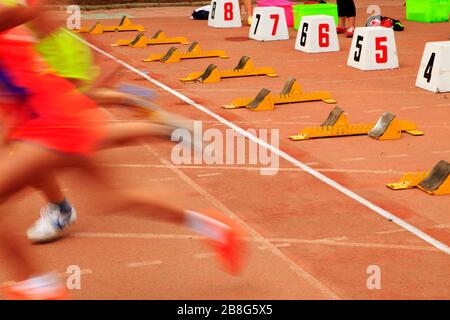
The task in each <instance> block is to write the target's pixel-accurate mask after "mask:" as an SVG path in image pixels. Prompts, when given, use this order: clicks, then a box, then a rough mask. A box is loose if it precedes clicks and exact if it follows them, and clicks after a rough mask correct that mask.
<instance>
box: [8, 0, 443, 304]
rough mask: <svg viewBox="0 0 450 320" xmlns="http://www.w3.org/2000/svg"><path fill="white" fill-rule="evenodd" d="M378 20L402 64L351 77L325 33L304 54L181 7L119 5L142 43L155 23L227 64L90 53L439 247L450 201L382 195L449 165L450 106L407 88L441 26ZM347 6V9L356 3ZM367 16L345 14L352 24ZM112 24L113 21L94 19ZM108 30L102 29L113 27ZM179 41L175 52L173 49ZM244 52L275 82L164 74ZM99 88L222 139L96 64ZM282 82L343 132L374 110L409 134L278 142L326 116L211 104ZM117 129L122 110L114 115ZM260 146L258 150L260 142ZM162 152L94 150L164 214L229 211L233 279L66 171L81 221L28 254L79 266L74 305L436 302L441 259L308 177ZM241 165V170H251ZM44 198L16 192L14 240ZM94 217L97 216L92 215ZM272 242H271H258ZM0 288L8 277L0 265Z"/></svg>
mask: <svg viewBox="0 0 450 320" xmlns="http://www.w3.org/2000/svg"><path fill="white" fill-rule="evenodd" d="M383 3H385V4H386V5H385V6H383V5H382V6H381V9H382V14H383V15H387V16H392V17H397V18H400V19H401V20H402V21H403V22H404V25H405V28H406V30H405V31H404V32H397V33H396V34H395V36H396V43H397V48H398V55H399V60H400V69H396V70H389V71H374V72H363V71H359V70H356V69H353V68H350V67H347V66H346V60H347V54H348V50H349V47H350V44H351V40H350V39H346V38H345V37H339V39H340V45H341V51H340V52H336V53H327V54H318V55H309V54H306V53H301V52H298V51H295V50H294V49H293V47H294V39H295V35H296V32H295V30H293V29H292V30H291V31H290V33H291V40H289V41H280V42H271V43H260V42H256V41H252V40H248V39H247V33H248V28H247V27H244V28H241V29H225V30H216V29H212V28H208V27H207V25H206V22H205V21H192V20H189V19H188V18H187V16H188V15H189V14H190V12H191V11H192V8H158V9H146V10H142V9H139V10H128V11H127V12H128V13H130V14H131V15H133V16H134V17H135V18H134V19H133V21H134V22H137V23H142V24H144V25H145V26H146V27H147V30H148V32H147V33H148V34H149V35H150V34H153V33H154V32H156V31H157V30H158V29H163V30H164V31H165V33H166V34H167V36H179V35H183V36H186V37H188V39H189V40H197V41H199V42H200V44H201V45H202V48H203V49H223V50H225V51H226V52H227V53H228V54H229V55H230V57H231V58H230V59H227V60H222V59H219V58H217V59H216V58H213V59H200V60H191V61H189V60H188V61H183V62H182V63H177V64H169V65H165V64H162V63H142V62H140V60H141V59H143V58H146V57H147V56H148V55H149V54H150V53H160V52H165V51H167V50H168V48H169V47H170V46H149V47H147V49H132V48H109V47H108V44H111V43H113V42H114V41H115V40H116V39H119V38H130V37H133V36H134V33H122V34H104V35H101V36H95V37H94V36H92V37H91V39H93V40H95V41H98V42H99V43H100V47H102V48H103V49H105V50H107V51H108V52H109V53H111V54H112V55H114V56H116V57H118V58H119V59H122V60H123V61H125V62H127V63H129V64H130V65H132V66H134V67H136V68H138V69H139V70H143V71H148V72H150V74H151V76H152V77H154V78H156V79H158V80H159V81H161V82H163V83H164V84H167V85H169V86H170V87H172V88H174V89H175V90H177V91H178V92H180V93H182V94H184V95H186V96H188V97H190V98H192V99H193V100H194V101H195V102H198V103H200V104H202V105H203V106H205V107H207V108H208V109H210V110H212V111H213V112H215V113H217V114H219V115H221V116H222V117H224V118H226V119H227V120H230V121H232V122H234V123H236V124H237V125H239V126H240V127H242V128H244V129H247V128H255V129H258V128H269V129H273V128H277V129H280V146H279V148H280V149H281V150H283V151H286V152H287V153H288V154H290V155H292V156H293V157H294V158H296V159H298V160H300V161H302V162H304V163H309V164H310V166H311V167H313V168H314V169H316V170H318V171H320V172H322V173H324V174H325V175H326V176H328V177H330V178H331V179H333V180H335V181H337V182H339V183H340V184H342V185H344V186H345V187H347V188H349V189H350V190H352V191H355V192H356V193H358V194H359V195H361V196H362V197H364V198H366V199H367V200H370V201H371V202H373V203H375V204H377V205H379V206H380V207H382V208H384V209H386V210H388V211H389V212H391V213H393V214H394V215H396V216H397V217H399V218H401V219H403V220H405V221H406V222H408V223H410V224H412V225H414V226H415V227H417V228H418V229H420V230H422V231H423V232H425V233H427V234H428V235H430V236H432V237H434V238H435V239H437V240H439V241H441V242H442V243H444V244H446V245H447V246H448V245H450V233H449V230H450V229H449V228H450V216H449V208H450V199H449V197H447V196H440V197H438V196H429V195H427V194H426V193H424V192H422V191H419V190H417V189H416V190H408V191H403V192H394V191H391V190H389V189H387V188H386V187H385V184H386V183H388V182H394V181H396V180H398V178H399V177H400V176H401V174H402V173H403V172H404V171H415V170H427V169H430V168H431V167H432V166H433V165H434V164H435V163H436V162H437V161H438V160H441V159H446V160H447V161H448V160H449V157H450V145H449V141H450V140H449V136H450V100H449V99H448V98H447V96H448V95H446V94H432V93H429V92H427V91H423V90H421V89H419V88H416V87H415V86H414V83H415V77H416V73H417V69H418V67H419V63H420V58H421V55H422V51H423V48H424V44H425V43H426V42H429V41H442V40H446V39H447V38H448V36H449V25H448V23H440V24H421V23H413V22H408V21H405V19H404V7H403V6H402V5H401V3H402V2H400V1H389V2H388V1H385V2H383ZM363 4H364V3H361V4H360V5H363ZM365 16H366V15H365V8H363V7H361V8H358V22H359V25H362V23H363V21H364V17H365ZM105 21H110V22H113V20H105ZM114 21H115V20H114ZM181 47H182V46H181ZM243 55H247V56H250V57H251V58H252V59H253V61H254V63H255V65H256V66H270V67H274V68H275V69H276V71H277V74H278V75H279V77H278V78H267V77H256V78H255V77H252V78H244V79H230V80H225V81H222V82H220V83H217V84H210V85H205V84H199V83H187V84H183V83H181V82H180V81H178V78H181V77H183V76H186V75H187V74H188V73H189V72H192V71H200V70H203V69H204V68H206V66H207V65H208V64H210V63H216V64H218V65H219V66H220V67H227V68H228V67H230V68H231V67H233V66H234V65H235V64H236V63H237V61H238V60H239V58H240V57H241V56H243ZM98 58H99V64H100V65H101V67H102V68H103V70H104V71H105V77H104V78H105V80H106V81H107V82H109V83H110V84H114V83H119V82H123V81H126V82H133V83H135V84H139V85H145V86H148V87H151V88H154V89H155V90H157V92H158V94H159V97H158V99H157V101H156V103H158V104H160V105H161V106H163V107H164V108H165V109H166V110H168V111H172V112H175V113H179V114H182V115H184V116H188V117H191V118H194V119H198V120H204V123H203V126H204V128H212V127H215V128H219V129H220V130H225V129H227V128H226V127H225V126H224V125H223V124H221V123H220V122H218V121H216V120H214V119H212V118H211V117H209V116H208V115H206V114H204V113H202V112H200V111H198V110H196V109H195V108H193V107H192V106H189V105H187V104H186V103H184V102H183V101H181V100H179V99H178V98H176V97H174V96H172V95H170V94H169V93H167V92H165V91H163V90H161V89H159V88H157V87H155V86H154V85H152V84H151V83H149V82H147V81H146V80H144V79H142V78H141V77H139V76H138V75H137V74H134V73H132V72H131V71H129V70H126V69H124V68H122V67H119V66H118V65H117V64H116V63H115V62H113V61H111V60H110V59H109V58H107V57H104V56H101V55H99V56H98ZM289 76H293V77H296V78H297V80H298V81H299V82H300V84H301V85H302V86H303V89H304V90H305V91H316V90H327V91H330V92H331V93H332V95H333V98H335V99H336V100H337V101H338V105H339V106H340V107H341V108H343V109H344V110H345V111H346V112H347V113H348V115H349V118H350V120H351V121H353V122H368V121H375V120H376V119H377V118H378V117H379V115H380V114H381V113H382V112H383V111H391V112H394V113H396V114H397V117H398V118H399V119H408V120H411V121H415V122H417V123H418V127H419V129H421V130H423V131H425V136H423V137H412V136H409V135H407V134H404V135H403V136H402V138H401V139H399V140H393V141H375V140H372V139H370V138H368V137H364V136H361V137H347V138H338V139H322V140H310V141H302V142H292V141H289V140H288V139H287V138H288V136H289V135H291V134H295V133H297V132H298V131H299V130H300V129H301V128H302V127H305V126H312V125H313V126H316V125H319V124H320V123H321V122H322V121H323V120H324V119H325V118H326V116H327V115H328V113H329V111H330V110H331V108H332V106H330V105H327V104H324V103H322V102H311V103H303V104H295V105H287V106H280V107H278V108H277V109H276V110H274V111H268V112H259V113H255V112H250V111H248V110H245V109H244V110H232V111H230V110H224V109H222V108H221V105H223V104H227V103H230V102H231V100H232V99H233V98H235V97H239V96H254V95H256V93H257V92H258V91H259V90H260V89H261V88H263V87H266V88H268V89H270V90H272V91H274V92H277V91H279V90H281V88H282V86H283V83H284V81H285V80H286V79H287V77H289ZM112 117H113V118H114V119H116V120H120V119H126V118H127V117H128V115H127V114H125V113H124V112H121V111H113V112H112ZM269 142H270V141H269ZM171 147H172V144H170V143H158V144H155V143H148V144H145V145H139V146H134V147H128V148H122V149H117V150H112V151H106V152H102V153H101V158H102V161H103V162H104V163H105V164H110V165H112V168H111V170H112V179H113V180H114V181H115V182H117V183H118V184H121V185H123V186H131V185H133V187H142V188H146V189H148V190H149V192H152V193H153V192H155V189H156V188H157V189H158V191H159V192H165V195H166V197H168V198H171V199H172V201H173V202H174V203H176V204H178V205H182V206H184V207H189V208H192V209H199V210H200V209H204V208H211V207H215V208H217V209H219V210H221V211H223V212H224V213H225V214H228V215H236V216H237V217H239V218H240V219H241V220H242V223H243V224H245V226H246V227H247V228H248V229H250V230H251V231H252V232H253V233H250V234H249V237H248V239H247V240H248V244H249V248H250V256H249V258H248V267H247V269H246V270H245V272H244V273H243V274H242V276H240V277H237V278H233V277H230V276H228V275H226V274H225V273H223V272H222V271H221V270H220V269H219V268H218V267H217V264H216V262H215V261H214V257H211V256H210V255H208V253H209V251H208V248H207V247H205V246H204V245H203V243H202V242H201V241H199V239H198V238H197V237H196V236H195V235H193V234H190V233H189V231H188V230H187V229H184V228H181V227H178V226H172V225H167V224H163V223H159V222H155V221H152V220H143V219H141V220H136V219H134V218H133V217H130V216H125V215H123V216H113V217H104V216H102V214H101V207H99V206H95V203H96V202H97V197H98V194H97V193H96V192H95V191H92V190H89V188H88V187H87V186H85V185H84V184H83V181H80V180H79V178H78V177H77V176H75V175H71V174H67V175H65V176H64V179H63V183H64V186H65V187H66V188H67V193H68V195H69V198H70V199H71V200H72V201H73V202H74V203H75V204H76V206H77V209H78V212H79V216H80V220H79V223H77V225H76V226H75V227H74V229H73V233H72V234H71V236H69V237H67V238H66V239H64V240H62V241H59V242H56V243H54V244H50V245H41V246H36V247H35V248H34V250H33V254H34V255H35V256H36V257H39V259H40V260H43V263H44V266H45V267H46V268H47V269H57V270H58V271H59V272H64V271H65V270H66V268H67V266H69V265H79V266H80V267H81V268H82V269H83V270H85V274H84V275H83V276H82V289H81V290H75V291H73V292H72V295H73V297H74V298H80V299H92V298H106V299H128V298H129V299H134V298H136V299H160V298H167V299H329V298H344V299H375V298H383V299H388V298H390V299H409V298H425V299H431V298H438V299H445V298H447V299H448V298H449V297H450V277H449V272H450V257H449V255H448V254H446V253H444V252H442V251H440V250H438V249H437V248H435V247H433V246H431V245H430V244H428V243H427V242H425V241H423V240H421V239H419V238H418V237H416V236H415V235H413V234H411V233H410V232H408V231H406V230H404V229H401V228H400V227H399V226H398V225H396V224H393V223H392V222H390V221H388V220H387V219H385V218H383V217H381V216H379V215H378V214H376V213H375V212H373V211H371V210H370V209H368V208H367V207H365V206H363V205H361V204H359V203H357V202H355V201H354V200H352V199H350V198H349V197H347V196H346V195H344V194H342V193H340V192H338V191H336V190H335V189H333V188H331V187H329V186H327V185H325V184H324V183H322V182H321V181H319V180H317V179H316V178H314V177H312V176H310V175H309V174H307V173H305V172H303V171H301V170H300V169H297V168H295V167H294V166H293V165H292V164H290V163H288V162H286V161H280V167H281V168H282V169H281V170H280V172H279V173H278V174H277V175H273V176H262V175H260V173H259V171H258V170H254V169H252V167H251V166H225V165H224V166H219V167H218V166H206V165H192V166H187V167H184V168H183V167H181V168H177V167H173V166H171V165H170V152H171ZM253 168H254V167H253ZM42 204H43V203H42V199H40V198H39V197H38V196H37V195H28V196H27V197H26V198H23V199H18V200H16V202H15V203H14V205H13V206H12V208H11V211H10V213H11V214H10V216H11V218H10V220H11V221H13V224H14V226H15V228H17V232H20V233H23V232H24V230H25V228H26V227H27V226H28V225H29V224H30V223H31V222H32V221H33V220H34V219H35V218H36V213H37V211H38V208H39V206H40V205H42ZM95 213H99V214H95ZM268 243H270V245H268ZM369 265H378V266H380V268H381V272H382V289H381V290H369V289H368V288H367V286H366V281H367V278H368V276H369V275H368V274H367V272H366V270H367V267H368V266H369ZM0 279H2V280H0V282H1V281H6V280H7V279H8V274H7V270H6V268H3V267H1V268H0Z"/></svg>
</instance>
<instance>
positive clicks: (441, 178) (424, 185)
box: [386, 160, 450, 195]
mask: <svg viewBox="0 0 450 320" xmlns="http://www.w3.org/2000/svg"><path fill="white" fill-rule="evenodd" d="M386 186H387V187H388V188H390V189H393V190H404V189H411V188H416V187H417V188H419V189H420V190H423V191H425V192H426V193H429V194H436V195H442V194H450V163H448V162H446V161H444V160H441V161H439V162H438V163H437V164H436V165H435V166H434V167H433V169H432V170H431V172H408V173H405V174H404V175H403V177H401V178H400V181H399V182H397V183H389V184H387V185H386Z"/></svg>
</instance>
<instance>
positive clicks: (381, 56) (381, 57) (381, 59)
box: [375, 37, 388, 63]
mask: <svg viewBox="0 0 450 320" xmlns="http://www.w3.org/2000/svg"><path fill="white" fill-rule="evenodd" d="M386 41H387V37H379V38H375V48H376V50H377V51H381V52H379V53H377V54H376V55H375V60H376V61H377V63H386V62H387V60H388V56H387V46H386V45H385V44H382V42H386Z"/></svg>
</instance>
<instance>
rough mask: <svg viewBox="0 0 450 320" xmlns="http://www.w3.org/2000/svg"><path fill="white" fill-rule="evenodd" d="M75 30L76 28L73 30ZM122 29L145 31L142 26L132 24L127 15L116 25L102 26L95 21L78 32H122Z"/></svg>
mask: <svg viewBox="0 0 450 320" xmlns="http://www.w3.org/2000/svg"><path fill="white" fill-rule="evenodd" d="M75 31H77V30H75ZM124 31H145V28H144V26H142V25H140V24H133V23H132V22H131V20H130V19H129V18H128V17H127V16H123V17H122V20H120V23H119V25H118V26H104V25H103V24H101V23H98V22H97V23H96V24H95V25H94V26H92V27H90V28H81V29H80V30H78V32H80V33H90V34H102V33H103V32H124Z"/></svg>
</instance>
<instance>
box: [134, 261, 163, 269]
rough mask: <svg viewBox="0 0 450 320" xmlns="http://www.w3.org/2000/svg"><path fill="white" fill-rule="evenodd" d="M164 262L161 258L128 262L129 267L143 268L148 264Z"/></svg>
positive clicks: (153, 264)
mask: <svg viewBox="0 0 450 320" xmlns="http://www.w3.org/2000/svg"><path fill="white" fill-rule="evenodd" d="M160 264H162V261H161V260H153V261H140V262H131V263H127V267H128V268H141V267H147V266H156V265H160Z"/></svg>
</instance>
